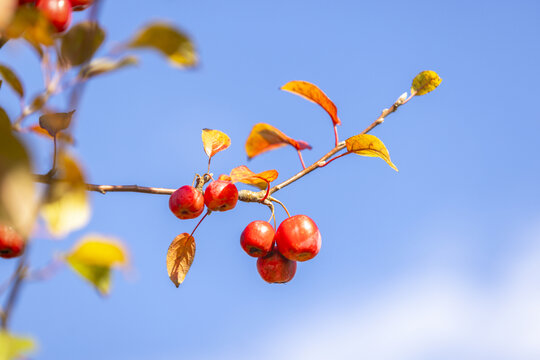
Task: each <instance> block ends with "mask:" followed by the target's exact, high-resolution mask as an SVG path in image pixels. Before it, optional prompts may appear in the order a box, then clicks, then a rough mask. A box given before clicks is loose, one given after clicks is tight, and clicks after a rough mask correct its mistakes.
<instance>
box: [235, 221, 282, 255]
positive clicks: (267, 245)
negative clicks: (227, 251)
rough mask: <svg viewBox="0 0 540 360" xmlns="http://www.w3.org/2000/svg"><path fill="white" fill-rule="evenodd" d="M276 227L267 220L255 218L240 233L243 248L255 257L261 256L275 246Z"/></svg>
mask: <svg viewBox="0 0 540 360" xmlns="http://www.w3.org/2000/svg"><path fill="white" fill-rule="evenodd" d="M274 234H275V231H274V228H273V227H272V225H270V224H269V223H268V222H266V221H262V220H255V221H252V222H250V223H249V224H248V226H246V228H245V229H244V231H242V235H240V245H242V249H244V251H245V252H246V253H247V254H248V255H250V256H253V257H261V256H264V255H266V254H268V253H269V252H270V250H272V247H273V246H274Z"/></svg>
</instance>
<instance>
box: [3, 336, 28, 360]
mask: <svg viewBox="0 0 540 360" xmlns="http://www.w3.org/2000/svg"><path fill="white" fill-rule="evenodd" d="M35 348H36V345H35V343H34V340H33V339H31V338H29V337H19V336H15V335H13V334H10V333H8V332H7V331H6V330H0V360H15V359H20V358H21V356H23V355H25V354H27V353H29V352H32V351H34V350H35Z"/></svg>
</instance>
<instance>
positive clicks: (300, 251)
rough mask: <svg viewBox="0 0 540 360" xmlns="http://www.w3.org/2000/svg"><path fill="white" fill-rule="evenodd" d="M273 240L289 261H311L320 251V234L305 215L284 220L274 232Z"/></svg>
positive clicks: (313, 223)
mask: <svg viewBox="0 0 540 360" xmlns="http://www.w3.org/2000/svg"><path fill="white" fill-rule="evenodd" d="M275 240H276V245H277V247H278V249H279V252H280V253H282V254H283V256H285V257H286V258H287V259H290V260H296V261H306V260H309V259H313V258H314V257H315V255H317V254H318V253H319V250H320V249H321V233H320V232H319V229H318V228H317V225H316V224H315V222H314V221H313V220H311V219H310V218H309V217H307V216H306V215H295V216H291V217H290V218H287V219H285V220H284V221H283V222H282V223H281V224H280V225H279V227H278V229H277V231H276V236H275Z"/></svg>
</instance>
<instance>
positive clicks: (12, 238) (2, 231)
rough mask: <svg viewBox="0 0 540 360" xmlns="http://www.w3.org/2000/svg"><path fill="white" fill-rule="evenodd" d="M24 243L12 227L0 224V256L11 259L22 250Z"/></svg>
mask: <svg viewBox="0 0 540 360" xmlns="http://www.w3.org/2000/svg"><path fill="white" fill-rule="evenodd" d="M24 247H25V243H24V240H23V238H22V237H21V235H19V233H18V232H16V231H15V230H14V229H13V228H12V227H10V226H6V225H0V257H3V258H4V259H11V258H14V257H17V256H20V255H21V254H22V253H23V252H24Z"/></svg>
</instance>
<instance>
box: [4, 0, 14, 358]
mask: <svg viewBox="0 0 540 360" xmlns="http://www.w3.org/2000/svg"><path fill="white" fill-rule="evenodd" d="M17 4H18V3H17V1H16V0H3V1H0V32H2V31H4V29H5V28H6V27H7V26H8V25H9V23H10V21H11V18H12V17H13V14H14V13H15V9H17ZM0 41H1V40H0ZM0 47H2V46H1V45H0ZM0 359H1V358H0Z"/></svg>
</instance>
